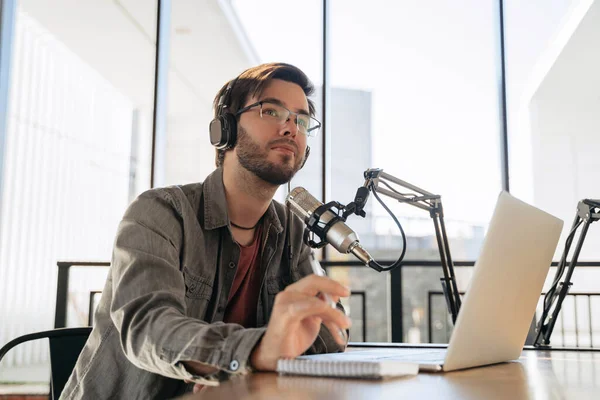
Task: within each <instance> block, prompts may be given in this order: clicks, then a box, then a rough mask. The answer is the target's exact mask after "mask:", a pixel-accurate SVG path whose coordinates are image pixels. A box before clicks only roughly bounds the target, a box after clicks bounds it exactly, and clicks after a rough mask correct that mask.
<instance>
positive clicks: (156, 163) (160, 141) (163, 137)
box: [150, 0, 171, 188]
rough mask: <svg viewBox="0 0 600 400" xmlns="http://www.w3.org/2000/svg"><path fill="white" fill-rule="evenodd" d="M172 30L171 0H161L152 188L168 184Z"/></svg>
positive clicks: (155, 91)
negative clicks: (167, 148)
mask: <svg viewBox="0 0 600 400" xmlns="http://www.w3.org/2000/svg"><path fill="white" fill-rule="evenodd" d="M170 30H171V0H158V10H157V16H156V54H155V64H154V109H153V112H152V162H151V166H150V187H151V188H153V187H155V186H156V185H158V186H162V185H163V184H164V175H165V167H166V144H167V129H166V122H167V90H168V86H167V85H168V73H169V51H170Z"/></svg>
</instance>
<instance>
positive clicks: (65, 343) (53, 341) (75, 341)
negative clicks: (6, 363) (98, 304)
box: [0, 326, 92, 400]
mask: <svg viewBox="0 0 600 400" xmlns="http://www.w3.org/2000/svg"><path fill="white" fill-rule="evenodd" d="M91 332H92V328H91V327H89V326H86V327H84V328H61V329H53V330H51V331H44V332H36V333H30V334H28V335H23V336H20V337H18V338H16V339H14V340H11V341H10V342H8V343H7V344H5V345H4V347H2V348H1V349H0V362H1V361H2V358H3V357H4V356H5V355H6V353H8V351H9V350H10V349H12V348H13V347H15V346H17V345H19V344H21V343H25V342H28V341H30V340H36V339H44V338H48V340H49V342H50V378H51V381H50V387H51V392H52V399H53V400H57V399H58V398H59V397H60V394H61V392H62V391H63V389H64V387H65V385H66V384H67V380H69V376H71V372H72V371H73V368H75V363H76V362H77V358H78V357H79V353H81V350H82V349H83V346H84V345H85V342H86V341H87V339H88V337H89V336H90V333H91Z"/></svg>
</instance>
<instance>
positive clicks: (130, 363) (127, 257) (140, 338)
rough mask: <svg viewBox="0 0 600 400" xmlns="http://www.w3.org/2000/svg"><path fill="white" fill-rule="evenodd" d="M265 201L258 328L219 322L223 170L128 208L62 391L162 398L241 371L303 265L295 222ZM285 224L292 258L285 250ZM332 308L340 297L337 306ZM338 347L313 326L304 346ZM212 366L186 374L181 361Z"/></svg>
mask: <svg viewBox="0 0 600 400" xmlns="http://www.w3.org/2000/svg"><path fill="white" fill-rule="evenodd" d="M286 222H287V219H286V209H285V207H284V206H283V205H282V204H280V203H278V202H276V201H272V202H271V205H270V206H269V209H268V210H267V212H266V214H265V216H264V218H263V224H264V226H263V232H264V234H263V243H262V245H261V248H262V253H261V254H262V257H261V271H260V273H261V276H262V285H261V291H260V295H259V300H258V305H257V307H258V308H257V324H256V326H258V327H259V328H249V329H248V328H244V327H242V326H240V325H237V324H231V323H223V322H222V321H223V315H224V312H225V308H226V306H227V299H228V297H229V291H230V289H231V284H232V282H233V278H234V276H235V272H236V267H237V264H238V259H239V256H240V249H239V246H238V245H237V244H236V243H235V241H234V240H233V238H232V236H231V231H230V230H229V227H228V226H229V219H228V216H227V205H226V200H225V190H224V187H223V170H222V169H221V168H218V169H216V170H215V171H214V172H213V173H212V174H211V175H209V176H208V177H207V179H206V181H205V182H204V183H196V184H190V185H185V186H173V187H168V188H162V189H153V190H150V191H147V192H145V193H143V194H142V195H140V196H139V197H138V198H137V199H136V200H135V201H134V202H133V203H132V204H131V205H130V206H129V208H128V209H127V211H126V212H125V215H124V217H123V220H122V221H121V223H120V225H119V228H118V231H117V236H116V239H115V245H114V251H113V257H112V263H111V268H110V273H109V276H108V279H107V281H106V285H105V287H104V290H103V292H102V298H101V300H100V304H99V306H98V309H97V311H96V316H95V317H96V325H95V326H94V329H93V330H92V333H91V335H90V338H89V339H88V341H87V343H86V345H85V347H84V348H83V351H82V352H81V355H80V356H79V359H78V361H77V365H76V366H75V369H74V371H73V373H72V375H71V377H70V379H69V381H68V383H67V385H66V387H65V389H64V391H63V393H62V395H61V399H82V398H83V399H138V398H139V399H164V398H170V397H174V396H177V395H180V394H183V393H185V392H187V391H189V390H190V389H191V386H192V384H186V383H185V382H184V379H188V380H193V381H194V382H197V383H202V384H207V385H214V384H217V383H218V381H219V380H222V379H226V378H227V377H229V376H231V375H234V374H243V373H247V372H248V370H249V369H248V363H249V357H250V353H251V352H252V350H253V348H254V347H255V346H256V345H257V344H258V341H259V340H260V338H261V337H262V335H263V334H264V332H265V330H266V328H265V325H266V324H267V322H268V321H269V316H270V315H271V311H272V308H273V302H274V298H275V295H276V294H277V293H278V292H280V291H281V290H283V289H284V288H285V287H286V286H287V285H288V284H290V283H291V282H294V281H297V280H298V279H300V278H302V277H303V276H306V275H308V274H310V273H312V271H311V267H310V263H309V261H308V257H309V254H310V248H309V247H308V246H306V245H305V244H304V243H303V242H302V236H303V232H304V224H303V222H302V221H301V220H300V219H299V218H297V217H296V216H293V218H292V222H291V226H290V229H289V230H288V229H286ZM288 232H289V233H290V238H289V242H290V244H291V249H292V260H291V263H290V262H289V259H288V252H287V251H285V250H284V247H285V246H284V243H285V236H286V235H287V233H288ZM340 307H341V306H340ZM342 350H343V349H342V348H340V346H339V345H338V344H337V343H336V342H335V340H334V339H333V337H332V335H331V334H330V333H329V331H328V330H327V329H326V328H325V327H324V326H322V327H321V332H320V334H319V337H318V338H317V340H316V341H315V342H314V344H313V345H312V347H311V348H310V349H309V350H308V352H307V353H325V352H337V351H342ZM191 360H193V361H198V362H201V363H204V364H206V365H207V366H211V367H216V368H218V369H219V372H218V373H216V374H214V375H212V376H203V377H199V376H195V375H193V374H191V373H190V372H189V371H188V370H186V369H185V367H184V365H183V364H182V362H183V361H191Z"/></svg>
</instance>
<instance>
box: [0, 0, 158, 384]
mask: <svg viewBox="0 0 600 400" xmlns="http://www.w3.org/2000/svg"><path fill="white" fill-rule="evenodd" d="M17 5H18V10H17V12H16V20H15V29H14V36H13V38H12V39H13V48H12V60H11V63H12V68H11V79H10V94H9V98H8V119H7V123H6V138H5V139H6V148H5V154H4V165H3V166H2V168H0V172H1V173H2V174H3V182H4V185H3V190H2V193H0V194H1V195H2V199H1V202H0V204H1V207H2V209H1V210H0V213H1V214H0V215H1V217H0V316H1V317H0V320H1V321H2V322H1V323H0V343H2V344H4V343H6V342H8V341H9V340H11V339H13V338H15V337H17V336H19V335H22V334H26V333H31V332H35V331H42V330H46V329H50V328H51V327H52V326H53V322H54V304H55V296H56V276H57V266H56V263H57V261H58V260H64V259H68V260H108V259H110V256H111V251H112V243H113V240H114V235H115V232H116V228H117V224H118V222H119V220H120V219H121V216H122V215H123V212H124V211H125V208H126V207H127V205H128V203H129V201H130V200H131V199H132V198H133V197H134V196H135V195H136V194H138V193H139V192H140V191H142V190H145V189H147V188H148V187H149V186H150V159H151V158H150V143H151V138H152V113H153V88H154V83H153V82H154V56H155V50H154V49H155V47H154V35H155V33H154V32H155V30H156V22H155V21H156V1H151V2H146V3H143V4H142V3H139V4H138V3H135V4H133V3H131V2H119V1H114V2H94V4H93V6H91V4H89V3H87V2H71V1H53V2H47V1H45V0H22V1H18V2H17ZM82 279H83V282H82V284H83V285H84V286H86V288H89V287H91V286H93V287H94V288H96V289H99V290H101V289H102V286H103V283H104V279H103V277H102V278H100V279H95V277H94V274H91V275H88V276H87V277H85V278H82ZM77 281H79V279H77ZM86 282H87V283H86ZM71 290H72V291H71V296H70V299H71V300H72V301H71V302H70V303H69V309H70V312H71V314H72V315H73V319H70V320H69V321H71V322H72V323H73V324H74V325H87V314H88V312H87V307H88V302H87V300H88V293H84V295H83V297H81V296H79V295H80V294H81V293H78V290H79V288H78V285H77V284H76V283H75V282H72V285H71ZM77 299H82V300H83V301H82V302H79V301H77ZM42 346H45V343H44V342H43V341H36V342H32V343H31V344H26V345H23V346H19V347H18V348H16V349H15V350H14V351H11V352H10V353H9V354H8V355H7V358H6V359H4V360H3V361H2V364H3V368H2V371H3V374H4V373H6V374H9V375H2V376H1V380H5V381H6V380H9V381H10V380H13V381H14V380H21V379H23V378H24V377H25V378H26V379H32V380H38V381H43V380H45V379H47V375H45V374H42V375H41V376H36V375H35V373H34V372H35V370H33V371H31V370H26V372H23V370H20V371H21V372H20V376H19V375H17V376H13V375H10V371H11V369H10V368H5V367H9V366H10V367H13V366H14V367H22V366H26V365H30V364H38V363H40V362H42V363H43V362H45V361H47V351H44V350H43V347H42ZM32 374H33V375H32Z"/></svg>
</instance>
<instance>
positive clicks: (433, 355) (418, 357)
mask: <svg viewBox="0 0 600 400" xmlns="http://www.w3.org/2000/svg"><path fill="white" fill-rule="evenodd" d="M445 357H446V350H432V351H428V352H422V353H421V352H415V353H412V352H411V353H407V354H394V355H389V356H382V357H380V358H379V359H380V360H394V361H414V362H421V361H427V362H439V363H443V362H444V358H445Z"/></svg>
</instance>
